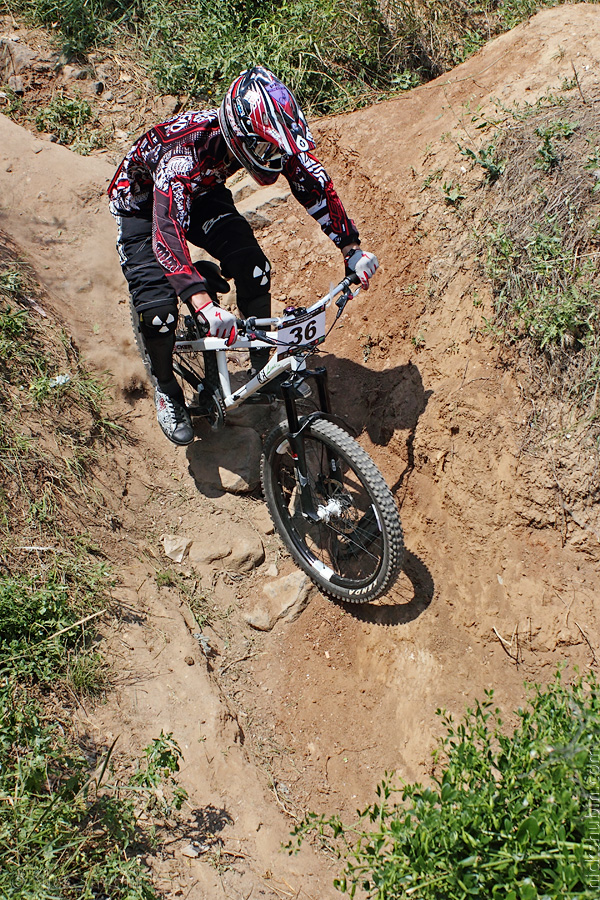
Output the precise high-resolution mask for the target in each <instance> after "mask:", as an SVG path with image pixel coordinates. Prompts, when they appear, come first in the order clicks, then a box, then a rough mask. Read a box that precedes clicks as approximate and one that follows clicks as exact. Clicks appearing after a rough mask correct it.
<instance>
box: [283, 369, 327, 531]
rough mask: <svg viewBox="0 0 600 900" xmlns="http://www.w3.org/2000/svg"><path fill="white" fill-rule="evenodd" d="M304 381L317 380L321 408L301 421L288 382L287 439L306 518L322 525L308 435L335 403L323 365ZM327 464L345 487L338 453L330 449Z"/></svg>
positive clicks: (284, 395)
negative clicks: (309, 462) (312, 482)
mask: <svg viewBox="0 0 600 900" xmlns="http://www.w3.org/2000/svg"><path fill="white" fill-rule="evenodd" d="M304 378H313V379H314V380H315V383H316V386H317V394H318V399H319V407H320V409H319V411H317V412H313V413H310V415H308V416H303V417H302V419H301V420H300V419H299V418H298V410H297V407H296V399H295V397H294V396H293V395H292V394H293V386H292V384H291V383H289V384H287V383H285V382H284V384H282V386H281V389H282V393H283V399H284V402H285V411H286V414H287V420H288V428H289V431H288V435H287V440H288V442H289V445H290V452H291V455H292V459H293V460H294V468H295V472H296V483H297V485H298V488H299V490H300V502H301V506H302V515H303V516H304V518H305V519H310V521H312V522H320V521H321V517H320V516H319V515H318V514H317V509H316V507H315V497H314V494H313V491H312V490H311V486H310V481H309V477H308V466H307V464H306V453H305V447H304V432H305V430H306V429H307V428H308V426H309V425H310V424H311V423H312V422H314V421H315V420H316V419H323V418H326V419H328V418H331V400H330V397H329V388H328V384H327V369H325V368H324V367H323V366H320V367H319V368H318V369H313V370H307V371H306V373H305V374H304ZM327 463H328V471H329V478H330V479H335V480H336V481H338V482H339V483H340V485H341V478H340V467H339V461H338V459H337V456H336V454H335V453H334V451H333V450H331V449H330V448H329V447H328V448H327Z"/></svg>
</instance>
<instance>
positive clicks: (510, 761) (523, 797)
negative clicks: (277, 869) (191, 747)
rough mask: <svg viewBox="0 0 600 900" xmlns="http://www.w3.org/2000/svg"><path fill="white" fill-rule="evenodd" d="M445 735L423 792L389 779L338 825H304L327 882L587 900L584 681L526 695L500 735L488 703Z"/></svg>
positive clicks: (324, 821) (428, 899) (597, 770)
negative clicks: (316, 842) (318, 846)
mask: <svg viewBox="0 0 600 900" xmlns="http://www.w3.org/2000/svg"><path fill="white" fill-rule="evenodd" d="M440 714H441V715H442V716H443V723H444V725H445V729H446V734H445V737H444V738H442V739H441V741H440V745H439V749H438V751H437V753H436V755H435V761H436V768H435V772H434V775H433V779H432V783H431V784H430V785H428V786H425V785H423V784H420V783H414V784H409V783H404V784H401V783H400V784H399V783H398V782H397V781H396V779H394V778H393V776H388V777H387V778H386V779H385V780H384V781H383V782H382V783H381V784H380V785H379V787H378V788H377V792H376V799H375V800H374V801H373V803H371V804H369V805H368V806H367V807H366V808H365V809H364V810H362V811H361V812H360V813H359V815H358V818H357V819H356V820H355V821H354V822H352V823H350V824H346V823H344V822H342V820H341V819H340V818H339V817H337V816H334V817H330V818H325V817H318V816H316V815H314V814H310V815H309V816H307V817H306V818H305V819H304V821H303V822H302V823H300V824H299V825H298V826H297V827H296V828H295V829H294V833H293V838H294V840H293V842H291V843H290V845H289V849H290V850H291V851H293V850H294V849H295V848H296V847H297V846H298V845H299V843H301V842H302V841H303V839H304V838H305V837H306V836H307V835H313V836H314V835H318V836H320V839H321V840H322V841H323V842H325V844H326V846H327V847H328V849H329V850H330V851H333V852H336V853H337V854H338V855H339V857H340V858H341V859H342V860H343V862H344V869H343V872H342V874H341V875H340V877H338V878H337V879H336V880H335V882H334V884H335V886H336V887H337V888H338V890H340V891H341V892H343V893H347V894H349V895H350V896H354V894H355V891H357V890H360V892H361V896H363V895H364V896H366V897H369V898H377V900H409V898H411V897H412V898H414V897H418V898H419V900H440V898H444V900H465V898H467V897H471V896H473V897H486V898H487V897H489V898H498V900H500V898H502V900H594V898H596V897H597V895H598V892H597V887H598V879H599V876H598V870H597V865H598V845H597V838H598V834H599V833H600V811H599V809H598V804H597V800H598V796H600V766H599V761H600V760H599V758H598V739H599V737H600V695H599V693H598V684H597V681H596V679H595V676H594V675H593V674H590V675H588V676H586V677H585V678H582V677H575V678H574V679H573V680H572V682H571V683H568V682H567V681H566V680H565V679H564V678H563V677H562V676H561V674H560V673H559V674H558V675H557V676H556V678H555V680H554V682H552V683H550V685H548V686H547V687H543V688H542V687H540V686H534V687H533V688H531V690H530V701H529V704H528V706H527V707H526V708H524V709H519V710H517V711H516V715H517V720H518V724H517V726H516V728H514V730H511V732H510V733H507V731H506V729H505V728H504V727H503V723H502V719H501V714H500V711H499V709H498V708H497V707H494V705H493V694H492V692H488V694H487V696H486V699H485V700H484V701H482V702H478V703H477V704H476V705H475V707H474V708H473V709H469V710H467V712H466V714H465V716H464V718H463V720H462V721H461V722H459V723H458V724H456V723H455V722H454V721H453V719H452V717H450V716H448V715H445V714H443V712H442V711H440Z"/></svg>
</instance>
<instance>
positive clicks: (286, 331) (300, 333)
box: [277, 307, 325, 359]
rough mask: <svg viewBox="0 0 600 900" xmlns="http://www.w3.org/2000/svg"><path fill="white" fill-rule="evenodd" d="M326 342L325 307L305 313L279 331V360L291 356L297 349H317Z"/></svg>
mask: <svg viewBox="0 0 600 900" xmlns="http://www.w3.org/2000/svg"><path fill="white" fill-rule="evenodd" d="M324 340H325V307H323V308H322V309H320V310H319V311H318V312H316V313H303V314H302V315H301V316H298V318H296V319H293V320H292V321H290V322H287V323H286V324H285V325H280V326H279V328H278V329H277V344H278V346H277V358H278V359H281V358H282V357H284V356H289V355H290V353H293V352H294V349H295V348H297V347H316V345H317V344H321V343H322V342H323V341H324Z"/></svg>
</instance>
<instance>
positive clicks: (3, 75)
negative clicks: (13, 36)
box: [0, 38, 38, 81]
mask: <svg viewBox="0 0 600 900" xmlns="http://www.w3.org/2000/svg"><path fill="white" fill-rule="evenodd" d="M37 56H38V54H37V53H36V52H35V50H32V49H31V48H30V47H27V46H26V45H25V44H20V43H17V41H16V40H7V39H6V38H0V81H7V80H8V78H9V77H10V76H11V75H18V74H19V73H20V72H25V71H27V70H28V69H30V68H31V66H32V64H33V61H34V60H35V59H37Z"/></svg>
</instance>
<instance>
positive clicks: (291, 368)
mask: <svg viewBox="0 0 600 900" xmlns="http://www.w3.org/2000/svg"><path fill="white" fill-rule="evenodd" d="M356 281H357V278H356V276H348V277H347V278H345V279H344V280H343V281H341V282H340V283H339V284H338V285H336V287H334V288H332V289H331V290H330V291H329V293H327V294H325V296H324V297H322V298H321V299H320V300H318V301H317V302H316V303H314V304H313V305H312V306H311V307H309V308H308V309H306V310H302V315H304V314H306V315H308V316H310V315H314V314H317V313H319V312H320V311H321V310H323V309H326V308H327V307H328V306H329V305H330V304H331V303H332V301H333V300H335V299H336V298H337V300H336V305H337V306H338V310H339V311H338V314H337V316H336V318H337V317H339V316H340V315H341V313H342V311H343V309H344V307H345V305H346V303H347V302H348V300H350V299H352V298H353V297H355V296H356V294H358V292H359V291H360V285H359V286H358V287H357V288H356V289H355V290H354V291H353V290H352V289H351V285H352V284H356ZM297 316H298V313H297V312H296V311H294V312H290V313H289V314H288V315H284V316H282V317H274V318H268V319H256V318H251V319H246V320H245V321H244V322H243V329H244V331H245V333H244V334H239V333H238V336H237V338H236V340H235V341H234V343H233V344H232V345H231V346H227V342H226V340H225V339H223V338H214V337H204V338H197V339H196V340H191V341H187V340H184V341H180V340H176V343H175V350H176V351H177V352H178V353H181V354H183V355H185V353H198V352H206V351H214V352H215V355H216V359H217V369H218V373H219V389H220V395H221V398H220V399H221V401H222V403H223V406H224V409H225V411H227V410H232V409H237V407H238V406H241V405H242V403H244V402H246V401H247V400H249V398H250V397H252V396H253V395H254V394H256V392H257V391H258V389H259V388H260V387H261V386H262V385H265V384H268V383H269V382H270V381H273V379H275V378H277V376H278V375H281V374H282V373H283V372H290V375H291V376H293V375H295V374H298V373H302V375H301V377H302V380H304V379H306V378H314V380H315V382H316V387H317V395H318V402H319V407H320V408H319V410H317V411H315V412H313V413H310V414H309V415H307V416H303V417H302V419H300V418H299V417H298V410H297V408H296V400H295V397H294V396H293V379H292V378H290V380H289V382H284V383H283V384H282V385H281V389H282V393H283V399H284V403H285V409H286V415H287V420H288V427H289V431H288V434H287V440H288V441H289V444H290V451H291V454H292V458H293V459H294V465H295V469H296V481H297V484H298V487H299V489H300V495H301V497H300V500H301V507H302V512H303V515H304V516H305V517H306V518H308V519H311V520H312V521H315V522H319V521H320V517H319V516H318V515H317V510H316V508H315V503H314V498H313V495H312V491H311V490H310V485H309V479H308V472H307V464H306V456H305V452H304V439H303V433H304V431H305V430H306V428H308V426H309V425H310V424H311V422H313V421H314V420H315V419H318V418H332V413H331V403H330V399H329V390H328V387H327V370H326V369H325V367H324V366H320V367H319V368H317V369H314V370H309V369H307V367H306V357H307V356H308V355H310V353H311V352H312V351H313V349H314V346H303V347H302V346H301V347H299V348H298V350H297V351H294V350H290V355H289V356H286V357H284V358H283V359H278V358H277V357H274V358H273V359H270V360H269V361H268V362H267V364H266V365H265V366H264V367H263V368H262V369H261V370H260V372H257V374H256V375H255V376H254V377H253V378H251V379H250V381H248V382H247V383H246V384H244V385H242V387H240V388H237V389H236V390H235V391H232V389H231V380H230V377H229V369H228V366H227V354H228V353H229V352H231V351H234V350H251V349H258V348H269V349H272V348H273V347H277V346H281V345H280V344H279V345H278V341H277V334H278V332H277V331H264V330H263V329H266V328H270V329H273V328H275V329H277V328H278V327H280V326H282V325H283V326H285V325H288V324H293V322H294V321H295V319H296V318H297ZM323 340H324V338H323ZM328 465H329V473H330V477H331V478H332V479H336V480H339V474H338V472H339V465H338V462H337V460H336V457H335V454H334V453H333V452H330V451H328Z"/></svg>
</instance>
